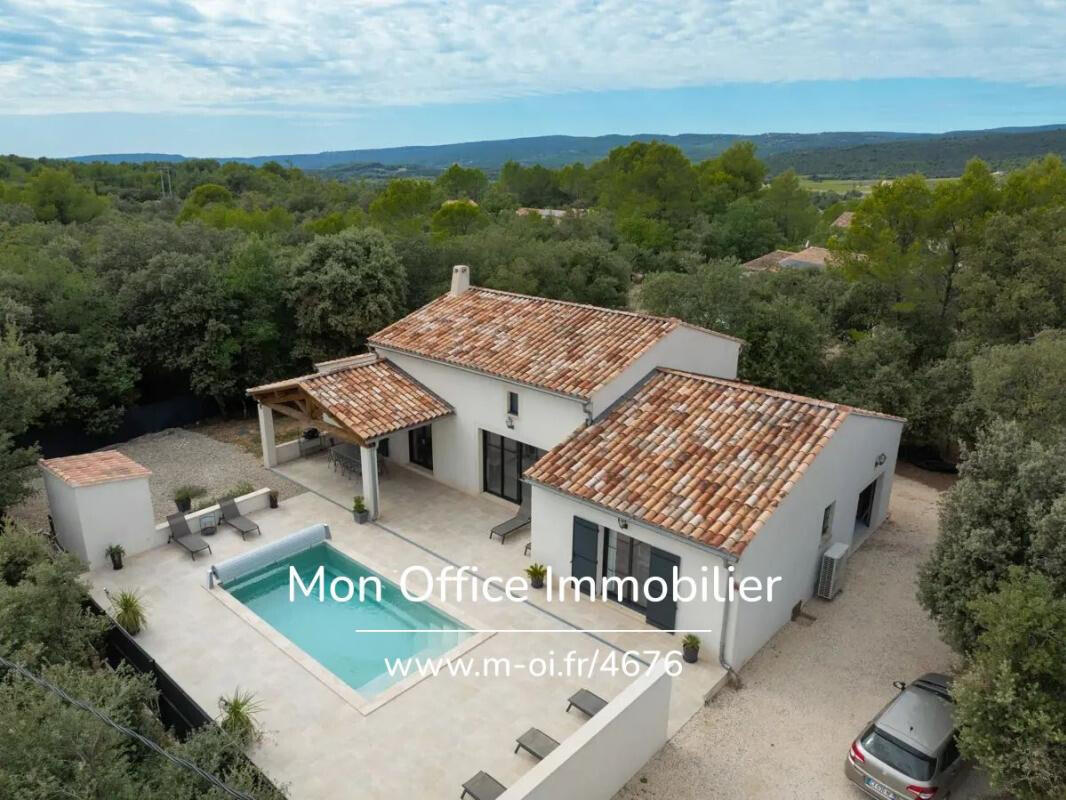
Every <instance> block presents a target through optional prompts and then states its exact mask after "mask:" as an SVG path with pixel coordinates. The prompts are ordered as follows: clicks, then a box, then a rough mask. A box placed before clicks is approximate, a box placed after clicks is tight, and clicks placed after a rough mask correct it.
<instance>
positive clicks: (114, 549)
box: [107, 544, 126, 569]
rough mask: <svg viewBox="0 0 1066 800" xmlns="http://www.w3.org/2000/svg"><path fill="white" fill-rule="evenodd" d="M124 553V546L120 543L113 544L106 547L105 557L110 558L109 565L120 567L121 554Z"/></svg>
mask: <svg viewBox="0 0 1066 800" xmlns="http://www.w3.org/2000/svg"><path fill="white" fill-rule="evenodd" d="M124 555H126V548H124V547H123V546H122V545H120V544H113V545H110V546H108V548H107V557H108V558H110V559H111V566H112V567H114V568H115V569H122V556H124Z"/></svg>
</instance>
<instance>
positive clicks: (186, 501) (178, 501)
mask: <svg viewBox="0 0 1066 800" xmlns="http://www.w3.org/2000/svg"><path fill="white" fill-rule="evenodd" d="M205 494H207V489H205V488H204V487H203V486H196V485H195V484H191V483H187V484H185V485H184V486H179V487H178V488H177V489H175V490H174V505H176V506H177V507H178V511H180V512H181V513H182V514H188V513H189V510H190V509H191V508H192V501H193V500H195V499H196V498H197V497H203V496H204V495H205Z"/></svg>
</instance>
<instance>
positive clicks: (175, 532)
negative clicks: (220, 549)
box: [167, 512, 211, 561]
mask: <svg viewBox="0 0 1066 800" xmlns="http://www.w3.org/2000/svg"><path fill="white" fill-rule="evenodd" d="M167 525H168V526H169V527H170V536H169V538H168V539H167V541H168V542H175V543H176V544H179V545H181V547H183V548H184V549H185V552H187V553H188V554H189V556H190V557H191V558H192V560H193V561H195V560H196V554H197V553H199V552H200V551H201V550H206V551H207V552H209V553H210V552H211V545H209V544H208V543H207V542H205V541H204V540H203V538H202V537H201V536H200V535H199V534H196V533H193V532H192V531H191V530H190V529H189V520H187V519H185V515H184V514H182V513H180V512H178V513H174V514H170V515H168V516H167Z"/></svg>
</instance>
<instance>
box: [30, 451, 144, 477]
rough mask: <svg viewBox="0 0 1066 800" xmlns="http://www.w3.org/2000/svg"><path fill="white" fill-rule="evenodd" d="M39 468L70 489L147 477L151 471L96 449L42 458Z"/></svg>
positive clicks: (128, 458) (114, 454)
mask: <svg viewBox="0 0 1066 800" xmlns="http://www.w3.org/2000/svg"><path fill="white" fill-rule="evenodd" d="M37 463H38V464H40V465H41V467H42V468H43V469H46V470H48V471H49V472H51V473H52V474H53V475H55V476H56V477H58V478H61V479H62V480H63V481H65V482H66V483H67V484H68V485H70V486H93V485H95V484H98V483H110V482H111V481H125V480H130V479H131V478H147V477H148V476H149V475H151V474H152V471H151V470H150V469H148V468H147V467H144V466H141V465H140V464H138V463H137V462H136V461H134V460H133V459H132V458H130V457H129V456H127V455H124V454H122V453H120V452H119V451H118V450H98V451H96V452H93V453H81V454H79V455H76V456H63V457H62V458H42V459H39V460H38V461H37Z"/></svg>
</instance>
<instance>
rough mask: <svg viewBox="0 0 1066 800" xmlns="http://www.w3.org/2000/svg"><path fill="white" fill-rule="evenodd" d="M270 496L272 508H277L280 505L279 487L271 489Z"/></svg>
mask: <svg viewBox="0 0 1066 800" xmlns="http://www.w3.org/2000/svg"><path fill="white" fill-rule="evenodd" d="M269 497H270V507H271V508H277V507H278V490H277V489H271V490H270V494H269Z"/></svg>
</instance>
